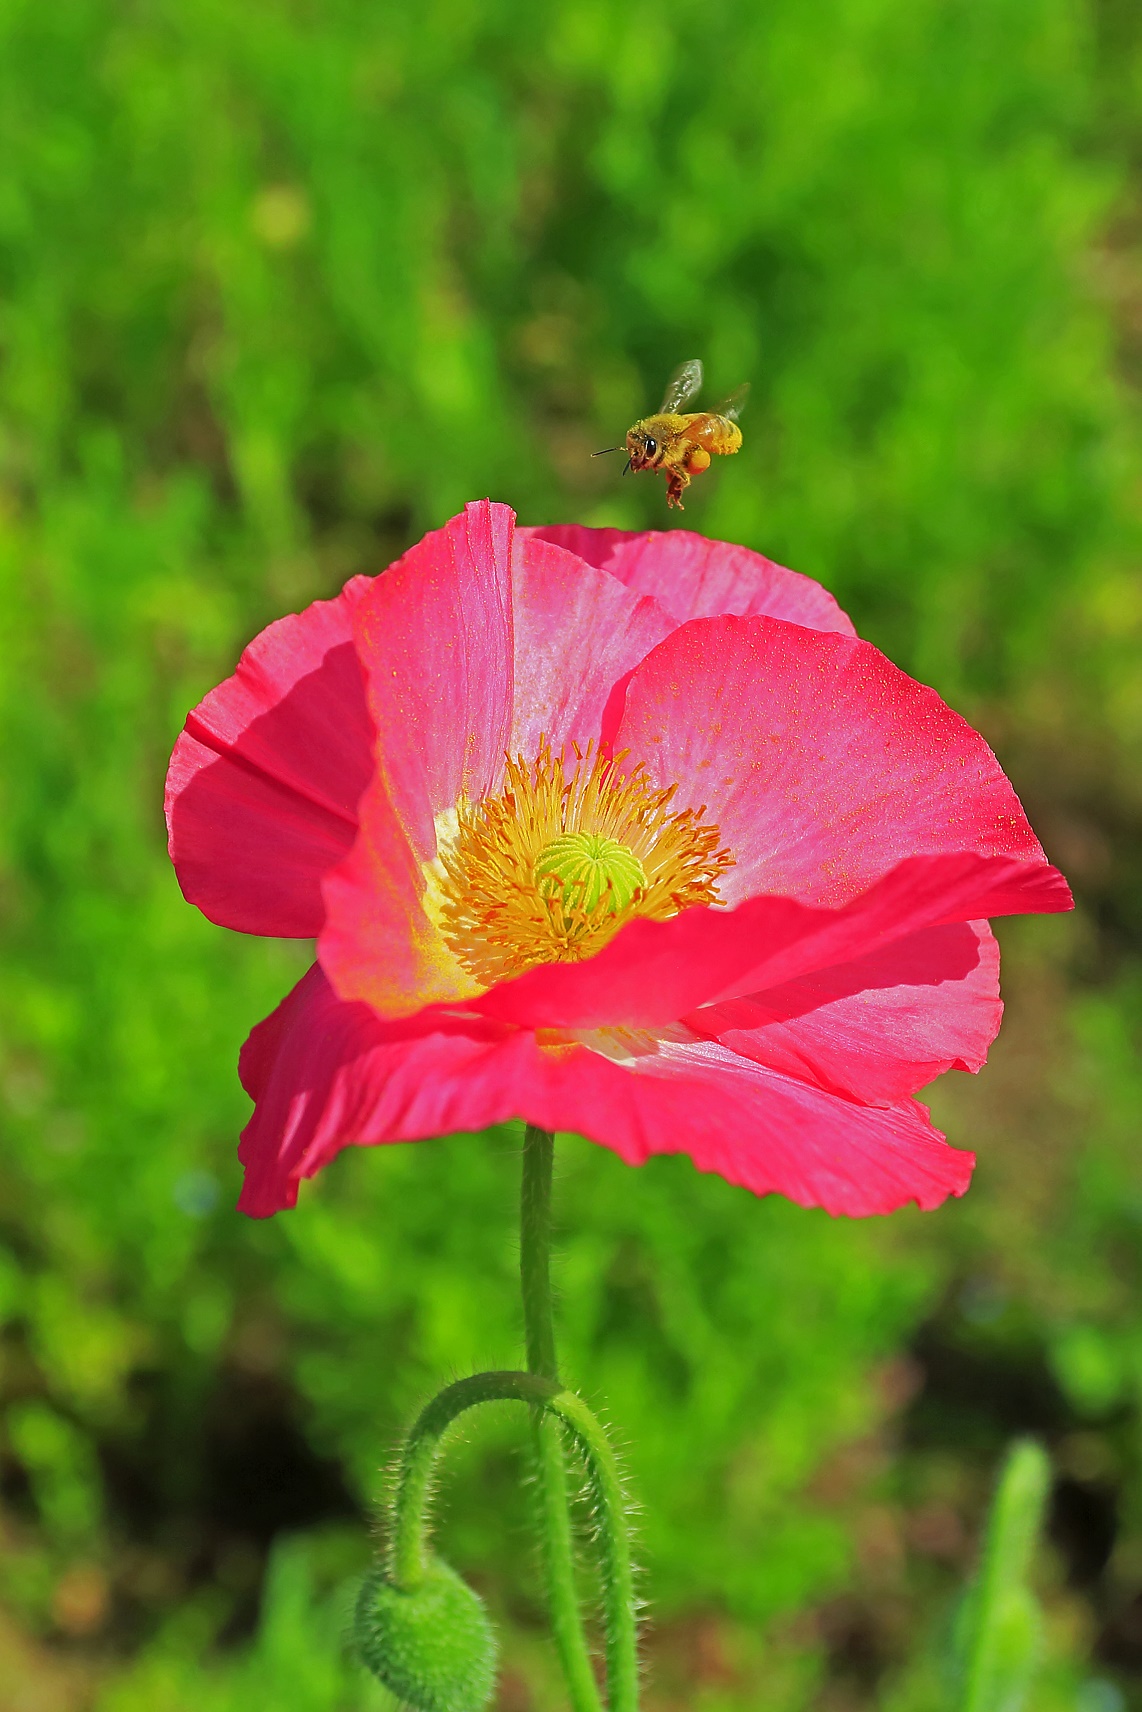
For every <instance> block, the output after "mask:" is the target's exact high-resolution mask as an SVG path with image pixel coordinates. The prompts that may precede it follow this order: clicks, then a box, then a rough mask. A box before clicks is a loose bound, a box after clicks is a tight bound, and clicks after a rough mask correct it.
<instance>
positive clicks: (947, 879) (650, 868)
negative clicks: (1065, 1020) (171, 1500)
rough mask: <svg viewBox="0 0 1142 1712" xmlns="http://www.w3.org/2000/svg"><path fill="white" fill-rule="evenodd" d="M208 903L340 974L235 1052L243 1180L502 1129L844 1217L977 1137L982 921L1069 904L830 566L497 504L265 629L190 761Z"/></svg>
mask: <svg viewBox="0 0 1142 1712" xmlns="http://www.w3.org/2000/svg"><path fill="white" fill-rule="evenodd" d="M167 813H168V822H169V827H170V850H171V856H172V858H173V860H174V863H175V866H176V868H177V870H178V876H179V880H180V882H181V885H182V888H183V891H184V893H185V895H186V897H187V898H188V899H189V900H190V901H191V902H192V903H194V904H196V905H197V906H198V907H199V908H200V909H201V910H203V911H204V912H205V914H206V915H208V916H209V917H210V919H211V920H212V921H215V922H219V923H221V924H222V925H223V926H225V927H231V928H236V929H238V930H240V931H242V932H245V933H259V934H274V935H286V936H296V937H300V938H310V937H315V938H316V940H317V962H316V963H315V964H314V966H313V968H312V969H311V970H310V971H309V973H308V974H307V975H306V976H305V977H304V978H303V979H302V980H301V981H300V982H299V983H298V985H297V986H296V987H295V988H294V990H293V992H291V993H290V994H289V996H288V997H287V998H286V999H285V1000H284V1001H283V1002H282V1004H281V1005H280V1006H279V1007H278V1009H277V1010H276V1011H275V1012H274V1013H273V1015H272V1016H271V1017H269V1018H268V1019H267V1020H266V1021H265V1022H263V1023H261V1024H259V1026H258V1027H257V1028H255V1029H254V1031H253V1033H252V1034H251V1036H250V1038H249V1040H248V1041H247V1043H246V1046H245V1048H244V1049H243V1052H242V1055H241V1061H240V1073H241V1077H242V1081H243V1083H244V1085H245V1087H246V1089H247V1091H248V1093H249V1094H250V1096H251V1098H252V1099H253V1100H254V1102H255V1110H254V1114H253V1116H252V1118H251V1120H250V1122H249V1124H248V1126H247V1128H246V1130H245V1132H244V1134H243V1138H242V1145H241V1149H240V1153H241V1158H242V1160H243V1162H244V1165H245V1168H246V1177H245V1186H244V1189H243V1192H242V1198H241V1201H240V1203H239V1205H240V1206H242V1207H243V1208H244V1209H245V1210H246V1211H247V1212H250V1213H253V1214H255V1215H265V1214H269V1213H273V1212H275V1211H276V1210H278V1209H279V1208H282V1207H287V1206H291V1205H292V1204H293V1202H294V1201H295V1199H296V1196H297V1187H298V1183H299V1181H300V1179H301V1178H303V1177H310V1176H312V1175H313V1174H314V1173H315V1172H316V1171H318V1170H320V1169H321V1167H322V1166H323V1165H326V1164H328V1162H329V1161H330V1160H331V1159H332V1158H333V1157H334V1155H335V1154H336V1153H338V1152H339V1150H340V1149H341V1148H343V1147H345V1146H347V1145H349V1144H360V1145H364V1144H373V1143H379V1142H394V1141H416V1140H419V1139H422V1138H425V1137H429V1136H436V1135H442V1134H447V1133H450V1132H454V1131H461V1130H464V1131H472V1130H480V1129H483V1128H484V1127H486V1126H487V1125H489V1124H495V1123H500V1122H503V1121H505V1120H507V1119H510V1118H524V1119H527V1120H529V1121H530V1122H532V1123H534V1124H538V1125H540V1126H541V1127H543V1128H544V1129H551V1130H556V1129H558V1130H571V1131H575V1132H577V1133H579V1134H582V1135H584V1136H588V1137H590V1138H592V1139H593V1140H594V1141H596V1142H600V1143H602V1144H603V1145H605V1146H607V1147H611V1148H613V1149H614V1150H615V1151H616V1152H617V1153H618V1154H619V1155H620V1156H621V1157H622V1158H623V1159H625V1160H626V1161H627V1162H628V1163H629V1164H632V1165H637V1164H641V1163H643V1162H644V1161H645V1160H646V1159H647V1158H648V1157H649V1156H650V1155H651V1154H656V1153H678V1152H682V1153H687V1154H689V1156H690V1158H691V1159H692V1160H693V1162H694V1164H695V1165H696V1166H697V1167H698V1168H699V1170H702V1171H716V1172H718V1173H720V1174H721V1175H722V1176H723V1177H725V1178H727V1179H728V1180H729V1181H730V1182H732V1183H737V1184H743V1185H745V1186H746V1187H747V1188H749V1189H752V1190H754V1191H755V1192H756V1193H758V1194H764V1193H768V1192H778V1193H780V1194H782V1195H786V1196H788V1197H789V1198H790V1199H792V1200H794V1201H798V1202H800V1203H801V1204H802V1205H804V1206H821V1207H825V1208H827V1209H828V1210H829V1211H830V1212H833V1213H849V1214H866V1213H882V1212H888V1211H890V1210H891V1209H892V1208H895V1207H899V1206H901V1205H902V1204H904V1203H906V1202H908V1201H915V1202H917V1203H918V1204H919V1205H920V1206H921V1207H933V1206H936V1205H937V1204H938V1203H939V1202H940V1201H942V1200H943V1199H944V1197H945V1196H947V1195H948V1194H956V1195H958V1194H962V1193H963V1191H964V1189H965V1188H966V1187H967V1183H968V1179H969V1177H970V1174H971V1169H972V1165H973V1158H972V1155H971V1154H968V1153H964V1152H960V1151H958V1150H956V1149H955V1148H952V1147H950V1146H949V1145H948V1144H947V1142H946V1141H945V1140H944V1138H943V1137H942V1136H941V1135H940V1133H939V1132H938V1131H937V1130H936V1129H934V1128H933V1126H932V1125H931V1123H930V1121H929V1118H928V1113H927V1111H926V1109H925V1108H924V1107H923V1106H922V1105H920V1104H918V1103H917V1101H915V1100H914V1099H913V1098H912V1097H911V1096H912V1095H913V1094H914V1093H915V1091H916V1090H917V1089H918V1088H921V1087H922V1086H924V1084H925V1083H927V1082H930V1081H931V1080H932V1079H933V1077H935V1076H937V1075H938V1074H939V1073H940V1072H941V1071H944V1070H948V1069H951V1068H957V1069H966V1070H976V1069H978V1068H979V1066H980V1065H981V1064H982V1063H983V1061H984V1058H985V1056H986V1053H987V1048H988V1046H989V1044H990V1042H991V1041H992V1039H993V1038H994V1036H995V1033H996V1030H997V1028H998V1026H999V1018H1000V1009H1001V1007H1000V1001H999V991H998V961H999V959H998V951H997V947H996V944H995V941H994V939H993V937H992V934H991V932H990V929H989V928H988V926H987V921H986V918H987V917H988V916H997V915H1005V914H1012V913H1017V912H1024V911H1048V910H1063V909H1067V908H1069V907H1070V904H1071V899H1070V894H1069V892H1068V890H1067V887H1066V883H1065V881H1064V880H1063V878H1062V876H1061V875H1060V874H1059V873H1058V872H1057V871H1056V870H1055V869H1054V868H1052V867H1051V866H1050V865H1049V864H1048V862H1047V860H1046V858H1045V856H1044V854H1043V851H1042V849H1041V847H1040V845H1039V844H1038V842H1037V840H1036V838H1035V836H1034V834H1033V833H1032V831H1031V828H1030V827H1029V826H1028V824H1027V821H1026V819H1025V817H1024V815H1023V811H1022V809H1021V807H1020V805H1019V801H1018V799H1017V798H1016V796H1015V793H1014V792H1013V790H1012V788H1011V786H1010V784H1009V783H1008V781H1007V779H1006V778H1005V777H1004V775H1003V773H1002V771H1001V770H1000V767H999V764H998V763H997V761H996V759H995V757H994V755H993V754H992V753H991V751H990V749H988V747H987V745H986V744H985V743H984V742H983V740H982V738H980V737H979V736H978V735H977V734H976V733H975V732H974V731H973V730H972V729H971V727H970V726H968V725H967V724H966V723H965V721H964V720H963V719H961V718H960V717H959V715H958V714H956V713H954V712H952V710H951V709H950V708H948V707H947V706H946V705H945V704H944V703H943V702H942V701H941V700H940V698H939V697H938V696H937V695H936V694H935V693H934V692H933V691H932V690H929V689H925V688H924V687H923V686H922V685H920V684H918V683H916V682H914V681H913V680H912V679H911V678H909V677H907V676H906V675H905V674H904V673H903V672H901V671H899V670H897V668H896V667H895V666H893V665H892V664H891V663H890V662H889V661H888V660H887V659H885V657H884V655H883V654H881V653H879V652H878V650H877V649H876V648H874V647H872V646H871V645H870V644H869V643H867V642H862V641H860V640H859V639H858V638H857V637H856V635H855V633H854V630H853V627H852V625H851V623H850V622H849V620H848V619H847V618H846V617H845V615H844V613H842V612H841V610H840V609H839V607H838V606H837V605H836V602H835V601H834V600H833V599H832V597H831V596H830V595H829V594H827V593H826V592H825V590H824V589H822V588H820V587H819V586H818V585H817V584H816V583H813V582H812V581H810V580H809V579H808V578H807V577H803V576H798V575H797V574H795V573H794V572H792V571H788V570H784V569H783V568H782V567H781V566H779V565H775V564H772V563H771V562H770V561H769V560H768V559H764V558H762V557H760V556H759V555H758V554H756V553H751V552H748V551H747V550H745V549H744V548H741V547H732V546H726V545H723V544H721V543H719V542H713V541H706V540H704V539H702V538H701V537H700V536H697V535H693V534H690V533H688V532H686V531H683V530H674V531H671V532H669V533H667V534H661V535H653V534H652V535H629V534H625V533H623V532H621V531H619V530H612V529H605V530H591V529H580V528H563V529H521V528H517V527H516V526H515V519H514V516H513V514H512V512H511V511H510V510H508V508H507V507H506V506H503V505H493V504H491V503H490V502H487V501H482V502H480V503H479V504H475V505H470V506H469V507H468V509H467V511H466V513H465V514H464V515H463V516H461V517H456V518H453V520H452V521H451V522H450V523H449V524H447V526H446V527H445V528H443V529H441V530H439V531H437V532H436V533H434V534H431V535H429V536H427V537H426V538H425V539H424V540H423V541H422V542H421V543H420V544H419V545H418V546H416V547H414V548H413V549H412V550H411V551H410V552H408V553H407V554H406V555H405V556H404V558H403V559H401V560H400V561H399V562H398V563H397V564H395V565H394V566H392V567H391V568H390V569H389V570H388V571H387V572H386V573H385V574H384V575H383V576H380V577H377V578H365V577H357V578H355V579H354V580H353V581H352V582H351V583H349V584H348V585H347V586H346V588H345V589H344V590H343V591H342V593H341V594H340V595H339V596H337V598H336V599H334V600H329V601H318V602H317V603H316V604H315V605H313V606H311V607H309V608H308V609H307V610H306V611H305V612H303V613H301V614H299V615H297V616H295V617H289V618H283V619H281V620H279V622H277V623H276V624H272V625H271V626H270V627H269V629H268V630H266V631H264V632H263V633H262V634H261V635H260V636H259V637H258V638H257V639H256V640H255V641H254V642H253V643H252V644H251V645H250V647H249V648H248V649H247V650H246V652H245V654H244V655H243V656H242V659H241V661H240V662H239V665H238V669H237V671H236V672H235V674H234V676H233V677H232V678H229V679H228V680H227V681H226V682H225V683H224V684H222V685H221V687H220V688H218V689H217V690H215V691H214V692H213V693H212V694H211V695H209V696H207V697H206V699H205V701H203V702H202V703H201V705H200V706H199V707H197V708H196V709H195V710H194V711H193V713H191V714H190V716H189V718H188V719H187V722H186V729H185V731H184V732H183V734H182V736H181V737H180V738H179V740H178V743H177V745H176V747H175V751H174V756H173V758H172V761H171V768H170V775H169V780H168V790H167Z"/></svg>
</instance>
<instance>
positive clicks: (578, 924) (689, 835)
mask: <svg viewBox="0 0 1142 1712" xmlns="http://www.w3.org/2000/svg"><path fill="white" fill-rule="evenodd" d="M625 759H626V757H625V756H622V755H618V756H613V757H612V756H603V755H599V754H597V753H593V752H592V749H591V748H590V747H588V749H587V750H586V751H585V752H582V751H579V750H578V749H576V750H575V751H574V753H573V755H572V756H571V757H570V759H569V760H565V758H564V756H563V755H562V754H555V753H554V752H553V751H552V749H551V746H550V744H549V743H548V742H547V741H546V739H543V740H541V742H540V748H539V754H538V755H537V756H536V758H535V760H534V761H532V762H528V761H526V760H525V759H524V758H523V756H516V757H515V759H514V760H513V759H510V758H509V760H508V762H507V766H506V769H505V775H504V784H503V788H502V790H501V791H500V792H499V794H498V795H497V796H494V797H488V798H486V799H485V800H484V801H483V802H480V803H461V804H459V805H458V808H457V810H456V815H455V820H454V822H453V824H452V825H451V826H449V827H448V829H447V834H448V835H447V836H445V837H443V838H441V841H440V846H439V854H438V857H437V861H436V863H435V864H434V867H436V869H437V874H438V886H437V887H434V888H433V889H434V890H435V891H436V897H435V899H434V900H433V902H434V909H433V914H434V915H435V916H436V919H437V921H438V924H439V927H440V930H441V932H442V934H443V936H444V938H445V940H446V941H447V942H448V944H449V946H450V948H451V949H452V951H453V953H454V954H455V956H456V957H457V959H458V961H459V962H460V963H461V964H462V965H463V967H464V968H465V969H467V970H468V972H469V973H470V974H472V975H474V976H475V977H476V979H477V980H479V981H481V982H485V983H487V985H489V986H491V985H493V984H494V983H495V982H497V981H502V980H506V979H510V977H512V976H513V975H519V974H522V973H523V971H524V970H525V969H530V968H533V967H534V966H535V965H537V964H540V963H573V962H581V961H583V960H584V959H586V958H588V957H592V956H594V955H595V953H596V952H597V951H600V950H602V948H603V946H604V945H606V943H607V941H608V940H610V939H612V938H613V937H614V935H615V934H616V933H617V932H618V930H619V929H620V928H621V927H622V926H623V925H624V924H625V923H626V922H628V921H631V920H633V919H634V918H635V917H636V916H646V917H648V918H649V919H651V920H654V921H664V920H666V919H667V918H668V917H669V916H673V915H677V914H678V913H679V911H680V910H684V909H690V908H692V907H693V906H695V905H709V904H714V903H717V902H718V901H719V900H718V889H717V888H718V881H719V879H720V877H721V875H722V874H723V873H724V871H725V870H726V869H727V868H729V867H731V866H732V865H733V860H734V858H733V857H732V855H731V854H730V852H729V851H728V850H726V849H725V848H723V847H722V845H721V835H720V833H719V831H718V828H717V827H716V826H714V825H712V824H711V823H709V822H708V821H707V820H706V819H705V810H704V809H702V808H699V809H682V810H675V809H672V808H671V806H670V805H671V803H672V801H673V799H674V797H675V795H676V793H677V786H675V785H672V786H669V787H667V788H665V789H663V788H661V787H659V786H656V785H654V784H652V783H651V781H650V779H649V778H648V777H647V774H646V771H645V769H644V768H643V767H642V766H640V765H636V766H634V767H632V768H630V769H627V768H625V767H624V761H625Z"/></svg>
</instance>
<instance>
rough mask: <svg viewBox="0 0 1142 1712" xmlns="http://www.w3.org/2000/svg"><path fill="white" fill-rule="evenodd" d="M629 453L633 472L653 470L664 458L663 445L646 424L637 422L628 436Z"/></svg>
mask: <svg viewBox="0 0 1142 1712" xmlns="http://www.w3.org/2000/svg"><path fill="white" fill-rule="evenodd" d="M627 453H628V455H629V457H630V467H631V469H632V470H653V469H657V467H658V464H659V462H660V460H661V458H662V445H661V442H660V441H659V440H657V439H656V438H655V436H654V435H653V434H651V433H650V431H649V430H648V429H647V427H646V424H645V423H643V422H636V423H635V425H634V427H633V428H632V429H631V431H630V433H629V434H628V435H627Z"/></svg>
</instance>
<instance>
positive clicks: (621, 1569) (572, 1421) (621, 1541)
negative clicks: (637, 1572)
mask: <svg viewBox="0 0 1142 1712" xmlns="http://www.w3.org/2000/svg"><path fill="white" fill-rule="evenodd" d="M509 1401H518V1402H521V1403H527V1404H528V1405H529V1406H530V1408H531V1410H532V1413H533V1415H534V1414H535V1413H536V1412H538V1411H542V1413H543V1417H544V1419H545V1420H546V1421H548V1422H550V1424H551V1426H552V1427H553V1428H554V1429H555V1431H556V1432H558V1431H559V1430H560V1427H561V1426H562V1427H565V1428H566V1429H567V1430H568V1431H569V1432H570V1433H571V1434H572V1436H573V1437H574V1439H575V1441H576V1443H577V1445H578V1448H579V1451H580V1453H581V1455H582V1457H583V1461H584V1463H585V1464H586V1468H587V1477H588V1481H589V1483H590V1487H591V1496H592V1498H593V1500H594V1504H595V1509H596V1513H597V1516H598V1523H599V1542H600V1555H601V1558H602V1566H601V1567H602V1580H603V1605H604V1611H605V1614H606V1625H607V1689H608V1695H607V1698H608V1703H609V1708H610V1712H637V1706H638V1660H637V1656H636V1650H635V1648H636V1631H635V1620H634V1589H633V1581H632V1574H631V1562H630V1549H629V1546H628V1543H627V1530H626V1520H625V1515H624V1503H623V1493H622V1483H621V1481H620V1479H619V1472H618V1468H617V1466H616V1463H615V1458H614V1453H613V1452H612V1450H611V1447H610V1444H609V1443H608V1441H607V1436H606V1434H605V1433H604V1431H603V1429H602V1427H601V1426H600V1425H599V1423H598V1421H597V1420H596V1419H595V1417H594V1415H593V1414H592V1413H591V1411H590V1409H588V1407H587V1405H586V1404H585V1403H584V1402H583V1400H582V1399H581V1398H580V1397H577V1396H575V1394H574V1392H572V1391H565V1390H564V1389H563V1388H562V1386H561V1385H560V1384H559V1381H558V1380H557V1379H549V1378H547V1377H546V1376H545V1375H543V1374H539V1373H513V1372H498V1373H477V1374H474V1375H473V1376H472V1377H471V1378H470V1379H459V1380H457V1381H456V1383H455V1384H453V1385H449V1386H447V1387H446V1388H445V1389H444V1390H443V1391H441V1392H440V1393H439V1395H437V1396H436V1397H434V1398H433V1399H432V1401H431V1403H429V1404H428V1405H427V1407H426V1408H425V1409H423V1410H422V1411H421V1414H420V1416H419V1418H418V1419H417V1421H416V1424H415V1425H414V1427H413V1429H412V1431H411V1432H410V1433H409V1435H408V1438H407V1440H406V1441H405V1447H404V1451H403V1453H402V1456H401V1466H400V1473H399V1476H398V1480H397V1490H396V1497H395V1501H394V1507H393V1531H392V1544H391V1547H390V1573H391V1575H392V1579H393V1581H394V1582H395V1584H396V1585H397V1586H398V1587H401V1588H404V1589H406V1590H411V1589H412V1588H413V1587H415V1586H416V1585H417V1584H418V1583H419V1582H420V1580H421V1579H422V1578H423V1576H424V1572H425V1569H426V1568H427V1561H428V1552H427V1547H428V1515H427V1511H428V1496H429V1493H430V1490H431V1486H432V1475H433V1470H434V1468H435V1464H436V1458H437V1455H438V1453H439V1450H440V1444H441V1440H442V1439H443V1437H444V1435H445V1433H446V1432H447V1431H448V1428H449V1427H450V1426H451V1425H452V1423H453V1422H454V1421H455V1420H456V1419H457V1418H458V1416H460V1415H462V1414H463V1413H464V1411H465V1410H466V1409H471V1408H474V1407H475V1406H476V1405H477V1404H480V1403H496V1402H509ZM559 1450H560V1456H561V1457H562V1446H559ZM560 1468H561V1471H562V1463H561V1464H560ZM575 1616H576V1619H577V1618H578V1610H577V1609H576V1611H575ZM584 1653H585V1648H584ZM589 1668H590V1666H589V1665H588V1669H589ZM591 1689H592V1693H593V1694H594V1695H595V1701H594V1704H595V1705H596V1706H597V1705H598V1691H597V1690H596V1688H595V1683H594V1677H593V1676H592V1678H591ZM578 1704H579V1703H578V1702H576V1706H578Z"/></svg>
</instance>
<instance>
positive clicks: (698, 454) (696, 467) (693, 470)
mask: <svg viewBox="0 0 1142 1712" xmlns="http://www.w3.org/2000/svg"><path fill="white" fill-rule="evenodd" d="M709 467H710V454H709V452H707V450H706V448H705V447H704V446H691V448H690V450H689V452H688V453H687V454H686V468H687V470H688V472H689V473H690V475H692V476H700V475H701V473H702V471H703V470H708V469H709Z"/></svg>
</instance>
